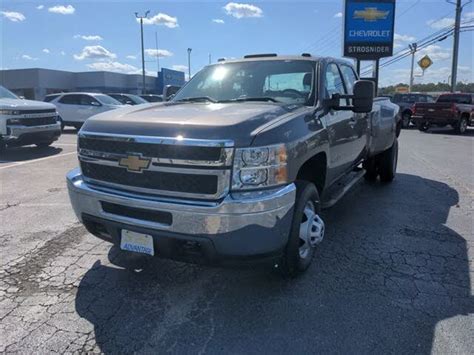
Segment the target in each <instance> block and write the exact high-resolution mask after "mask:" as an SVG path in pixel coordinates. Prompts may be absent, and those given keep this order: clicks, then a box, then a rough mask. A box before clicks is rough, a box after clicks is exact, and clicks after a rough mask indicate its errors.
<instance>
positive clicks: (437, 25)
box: [426, 17, 454, 30]
mask: <svg viewBox="0 0 474 355" xmlns="http://www.w3.org/2000/svg"><path fill="white" fill-rule="evenodd" d="M426 24H427V25H428V26H430V27H431V28H434V29H435V30H441V29H443V28H445V27H449V26H453V25H454V19H453V18H451V17H444V18H442V19H440V20H429V21H428V22H427V23H426Z"/></svg>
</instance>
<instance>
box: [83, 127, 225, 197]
mask: <svg viewBox="0 0 474 355" xmlns="http://www.w3.org/2000/svg"><path fill="white" fill-rule="evenodd" d="M232 146H233V142H231V141H213V140H196V139H182V138H163V137H151V136H124V135H108V134H107V135H104V134H93V133H89V132H81V133H80V134H79V138H78V150H79V160H80V163H81V169H82V173H83V175H84V178H85V179H86V181H88V182H90V183H93V184H96V185H103V186H108V187H112V188H116V189H121V190H128V191H134V192H140V193H147V194H154V195H164V196H173V197H185V198H198V199H209V200H211V199H219V198H221V197H223V196H224V195H225V194H227V193H228V191H229V187H230V173H231V165H232V156H233V148H232ZM130 157H135V158H138V159H140V160H144V161H147V162H148V164H145V168H143V169H138V171H133V169H132V170H129V169H128V168H127V167H126V166H124V165H123V163H122V162H123V159H128V158H130Z"/></svg>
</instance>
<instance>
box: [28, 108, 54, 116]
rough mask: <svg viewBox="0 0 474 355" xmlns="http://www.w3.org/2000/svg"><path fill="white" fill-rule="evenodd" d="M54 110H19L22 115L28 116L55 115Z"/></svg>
mask: <svg viewBox="0 0 474 355" xmlns="http://www.w3.org/2000/svg"><path fill="white" fill-rule="evenodd" d="M55 112H56V109H55V108H49V109H46V110H44V109H43V110H21V114H22V115H30V114H36V113H55Z"/></svg>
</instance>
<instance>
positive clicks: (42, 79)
mask: <svg viewBox="0 0 474 355" xmlns="http://www.w3.org/2000/svg"><path fill="white" fill-rule="evenodd" d="M184 81H185V79H184V72H181V71H176V70H171V69H166V68H162V69H161V71H160V72H159V73H158V76H157V77H154V76H146V77H145V86H146V88H145V89H146V93H148V94H161V93H162V92H163V88H164V87H165V86H166V85H176V86H182V85H184ZM0 85H2V86H4V87H6V88H7V89H9V90H11V91H13V92H14V93H15V94H17V95H19V96H23V97H25V98H26V99H31V100H42V99H43V98H44V97H45V95H48V94H53V93H57V92H71V91H85V92H104V93H107V92H122V93H129V94H141V93H142V91H143V90H142V88H143V81H142V76H141V75H139V74H122V73H113V72H107V71H88V72H80V73H74V72H69V71H63V70H52V69H42V68H31V69H8V70H0Z"/></svg>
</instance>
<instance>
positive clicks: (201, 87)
mask: <svg viewBox="0 0 474 355" xmlns="http://www.w3.org/2000/svg"><path fill="white" fill-rule="evenodd" d="M314 73H315V63H314V62H310V61H302V60H274V61H272V60H262V61H248V62H236V63H223V64H217V65H212V66H208V67H206V68H204V69H203V70H201V71H200V72H199V73H197V74H196V75H195V76H194V77H193V78H192V79H191V80H190V82H189V83H188V84H187V85H186V86H184V87H183V88H182V89H181V90H180V91H179V92H178V93H177V94H176V96H175V97H174V99H173V102H177V101H194V100H195V101H198V100H199V101H210V102H245V101H267V102H282V103H285V104H300V105H309V106H310V105H313V104H314V98H315V88H314V82H315V80H314V75H315V74H314Z"/></svg>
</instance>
